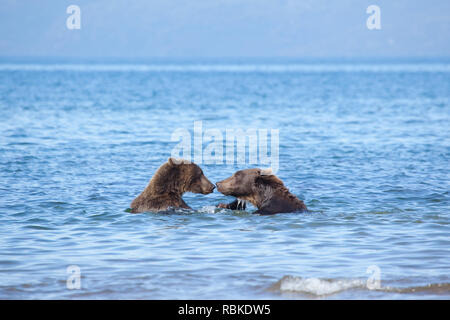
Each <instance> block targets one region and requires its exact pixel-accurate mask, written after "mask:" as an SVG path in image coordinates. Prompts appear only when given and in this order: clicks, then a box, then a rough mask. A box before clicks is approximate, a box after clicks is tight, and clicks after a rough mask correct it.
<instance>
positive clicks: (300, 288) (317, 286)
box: [272, 276, 365, 296]
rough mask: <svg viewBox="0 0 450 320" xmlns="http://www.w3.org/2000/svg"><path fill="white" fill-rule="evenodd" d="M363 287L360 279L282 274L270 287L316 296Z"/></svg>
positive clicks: (363, 283)
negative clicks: (302, 276) (301, 276)
mask: <svg viewBox="0 0 450 320" xmlns="http://www.w3.org/2000/svg"><path fill="white" fill-rule="evenodd" d="M363 287H365V282H364V281H362V280H360V279H336V280H333V279H319V278H300V277H293V276H284V277H283V278H282V279H281V280H279V281H278V282H277V283H275V284H274V286H273V287H272V289H275V290H279V291H281V292H298V293H305V294H311V295H316V296H326V295H330V294H334V293H338V292H341V291H344V290H349V289H357V288H363Z"/></svg>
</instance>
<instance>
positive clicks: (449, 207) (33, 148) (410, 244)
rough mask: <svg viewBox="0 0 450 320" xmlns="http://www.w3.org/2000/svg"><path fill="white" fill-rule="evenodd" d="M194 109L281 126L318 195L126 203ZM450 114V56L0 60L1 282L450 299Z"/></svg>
mask: <svg viewBox="0 0 450 320" xmlns="http://www.w3.org/2000/svg"><path fill="white" fill-rule="evenodd" d="M194 121H202V125H203V127H204V129H207V128H216V129H219V130H220V131H221V132H224V133H225V130H226V129H236V128H241V129H244V130H246V129H248V128H257V129H278V130H279V170H278V173H277V175H278V176H279V177H280V178H281V179H282V180H283V181H284V183H285V184H286V185H287V187H288V188H289V189H290V190H291V192H292V193H294V194H296V195H297V196H298V197H299V198H301V199H303V200H304V202H305V204H306V205H307V206H308V208H309V209H310V210H311V211H310V212H308V213H294V214H279V215H274V216H259V215H253V214H251V212H252V209H253V210H254V208H248V209H247V212H232V211H228V210H218V209H215V208H214V205H215V204H217V203H219V202H224V201H231V200H232V199H231V198H227V197H225V196H223V195H221V194H220V193H218V192H214V193H213V194H209V195H206V196H205V195H198V194H186V195H185V196H184V199H185V201H186V202H187V203H188V204H189V205H190V206H191V207H192V208H194V210H193V211H187V212H174V213H171V214H164V213H144V214H136V215H134V214H130V213H128V212H127V208H128V207H129V204H130V202H131V201H132V200H133V199H134V197H136V196H137V195H138V194H139V193H140V192H141V191H142V190H143V188H144V187H145V186H146V184H147V183H148V181H149V179H150V178H151V176H152V174H153V173H154V171H155V170H156V169H157V168H158V167H159V166H160V165H161V164H162V163H163V162H164V161H166V160H167V158H168V157H169V156H170V155H171V151H172V149H173V148H174V146H175V145H176V142H174V141H171V136H172V134H173V132H174V131H175V130H177V129H179V128H181V129H187V130H189V131H190V132H192V131H193V126H194ZM449 128H450V63H449V62H448V61H438V62H433V61H385V62H383V61H376V62H370V61H366V62H359V63H351V62H348V61H347V62H345V61H344V62H311V61H309V62H274V63H262V62H255V63H248V62H246V63H243V62H220V63H219V62H214V63H197V62H195V63H194V62H185V63H181V62H174V63H163V62H158V63H138V64H131V63H126V64H123V63H110V64H99V63H84V64H76V63H72V64H71V63H49V62H46V63H17V62H14V61H9V62H8V61H3V62H2V63H0V137H1V139H0V241H1V245H0V298H1V299H58V298H61V299H212V298H223V299H229V298H230V299H231V298H233V299H244V298H250V299H372V298H375V299H391V298H392V299H450V225H449V223H450V175H449V159H450V130H449ZM200 166H201V167H202V169H203V171H204V172H205V174H206V176H207V177H208V178H209V179H210V180H211V181H213V182H216V181H219V180H222V179H224V178H226V177H228V176H230V175H231V174H232V173H233V172H234V171H236V170H238V169H242V168H249V167H256V166H258V165H252V164H249V163H246V164H240V165H237V164H235V165H227V164H225V163H218V164H204V163H201V164H200ZM69 266H76V267H75V268H79V269H75V270H79V272H80V274H81V278H80V279H81V280H80V284H81V288H80V289H76V288H75V289H70V288H73V286H74V285H75V287H76V285H77V284H78V282H77V280H76V279H77V277H76V276H77V274H70V273H68V267H69ZM69 270H70V268H69ZM71 276H72V278H69V277H71ZM68 279H69V280H70V281H69V286H68V282H67V280H68ZM74 279H75V280H74ZM72 280H73V281H72ZM378 280H379V281H378Z"/></svg>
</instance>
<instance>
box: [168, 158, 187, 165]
mask: <svg viewBox="0 0 450 320" xmlns="http://www.w3.org/2000/svg"><path fill="white" fill-rule="evenodd" d="M167 162H168V163H169V164H170V165H171V166H178V165H180V164H189V163H191V162H190V161H189V160H185V159H181V158H172V157H170V158H169V159H168V160H167Z"/></svg>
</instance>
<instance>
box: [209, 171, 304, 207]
mask: <svg viewBox="0 0 450 320" xmlns="http://www.w3.org/2000/svg"><path fill="white" fill-rule="evenodd" d="M216 186H217V190H218V191H219V192H221V193H223V194H224V195H227V196H233V197H236V198H237V200H235V201H233V202H231V203H229V204H222V203H221V204H219V205H218V207H219V208H228V209H232V210H236V209H244V210H245V203H244V204H242V202H241V201H240V200H245V201H249V202H250V203H252V204H253V205H254V206H255V207H257V208H258V210H257V211H255V212H254V213H257V214H275V213H287V212H294V211H306V210H308V209H307V208H306V206H305V204H304V203H303V201H301V200H300V199H298V198H297V197H296V196H295V195H293V194H292V193H290V192H289V190H288V189H287V188H286V187H285V186H284V184H283V182H282V181H281V180H280V179H279V178H278V177H277V176H275V175H274V174H273V173H272V170H271V169H265V170H261V169H247V170H240V171H237V172H236V173H234V174H233V175H232V176H231V177H229V178H227V179H225V180H222V181H219V182H217V183H216Z"/></svg>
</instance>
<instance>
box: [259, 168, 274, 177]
mask: <svg viewBox="0 0 450 320" xmlns="http://www.w3.org/2000/svg"><path fill="white" fill-rule="evenodd" d="M260 175H262V176H273V172H272V168H267V169H261V172H260Z"/></svg>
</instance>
